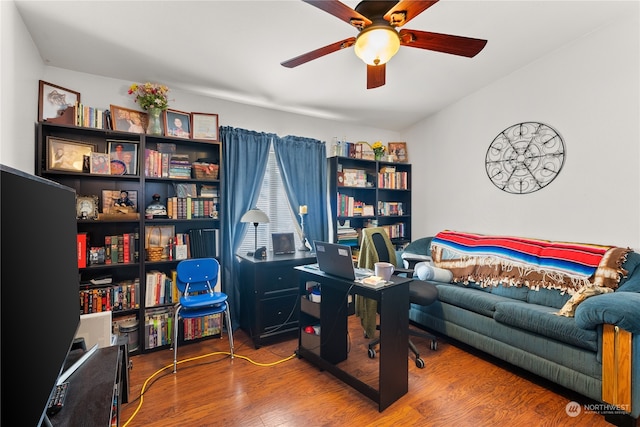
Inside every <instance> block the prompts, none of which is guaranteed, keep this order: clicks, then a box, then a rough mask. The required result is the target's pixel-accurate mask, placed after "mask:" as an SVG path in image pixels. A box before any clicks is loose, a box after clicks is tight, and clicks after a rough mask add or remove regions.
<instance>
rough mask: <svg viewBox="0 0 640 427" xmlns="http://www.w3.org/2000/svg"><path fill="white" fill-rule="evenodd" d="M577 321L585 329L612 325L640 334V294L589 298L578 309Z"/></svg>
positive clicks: (622, 293)
mask: <svg viewBox="0 0 640 427" xmlns="http://www.w3.org/2000/svg"><path fill="white" fill-rule="evenodd" d="M575 321H576V325H577V326H578V327H580V328H583V329H595V328H596V327H597V326H598V325H602V324H611V325H615V326H619V327H620V328H622V329H624V330H626V331H629V332H631V333H632V334H640V294H638V293H635V292H613V293H608V294H602V295H597V296H594V297H591V298H588V299H587V300H585V301H584V302H582V303H581V304H580V305H579V306H578V308H577V309H576V313H575Z"/></svg>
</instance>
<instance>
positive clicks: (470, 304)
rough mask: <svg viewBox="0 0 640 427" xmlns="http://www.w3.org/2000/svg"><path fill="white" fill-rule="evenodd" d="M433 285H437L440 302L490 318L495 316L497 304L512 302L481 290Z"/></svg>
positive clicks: (440, 284)
mask: <svg viewBox="0 0 640 427" xmlns="http://www.w3.org/2000/svg"><path fill="white" fill-rule="evenodd" d="M431 283H434V284H437V285H436V286H437V287H438V299H439V300H440V301H443V302H446V303H449V304H451V305H455V306H457V307H462V308H465V309H467V310H471V311H474V312H476V313H479V314H482V315H485V316H488V317H492V316H493V313H494V311H495V309H496V304H497V303H499V302H504V301H512V300H511V299H510V298H506V297H503V296H500V295H493V294H492V293H491V292H486V291H483V290H480V289H473V288H467V287H465V286H460V285H457V284H444V283H438V282H431Z"/></svg>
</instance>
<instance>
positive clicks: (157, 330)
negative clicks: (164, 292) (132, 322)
mask: <svg viewBox="0 0 640 427" xmlns="http://www.w3.org/2000/svg"><path fill="white" fill-rule="evenodd" d="M173 315H174V308H173V307H172V306H168V307H160V308H153V309H150V310H145V316H144V317H145V318H144V343H145V348H146V349H151V348H156V347H161V346H163V345H169V344H171V343H172V338H173V334H172V331H173Z"/></svg>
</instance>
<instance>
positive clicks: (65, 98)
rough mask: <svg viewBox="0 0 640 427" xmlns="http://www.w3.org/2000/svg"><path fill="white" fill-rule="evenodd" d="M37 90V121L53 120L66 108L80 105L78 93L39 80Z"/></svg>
mask: <svg viewBox="0 0 640 427" xmlns="http://www.w3.org/2000/svg"><path fill="white" fill-rule="evenodd" d="M39 82H40V87H39V90H38V121H39V122H42V121H44V120H47V119H53V118H56V117H58V116H60V114H61V113H62V111H64V110H65V109H66V108H67V107H72V106H74V105H76V103H77V104H79V103H80V92H76V91H74V90H71V89H66V88H64V87H62V86H58V85H54V84H53V83H47V82H45V81H42V80H40V81H39Z"/></svg>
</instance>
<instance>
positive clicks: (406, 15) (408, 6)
mask: <svg viewBox="0 0 640 427" xmlns="http://www.w3.org/2000/svg"><path fill="white" fill-rule="evenodd" d="M436 3H438V0H433V1H415V0H401V1H399V2H398V3H397V4H396V5H395V6H393V7H392V8H391V9H389V11H388V12H387V13H385V14H384V19H386V20H387V21H389V24H391V26H392V27H402V26H403V25H405V24H406V23H407V22H409V21H410V20H412V19H413V18H415V17H416V16H418V15H420V14H421V13H422V12H424V11H425V10H427V9H428V8H430V7H431V6H433V5H434V4H436Z"/></svg>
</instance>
